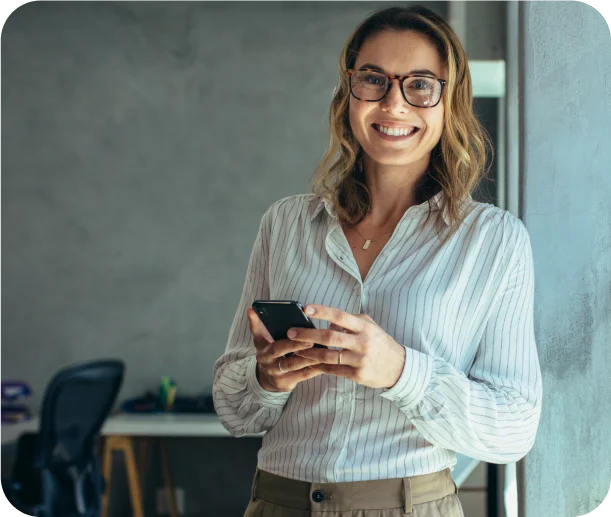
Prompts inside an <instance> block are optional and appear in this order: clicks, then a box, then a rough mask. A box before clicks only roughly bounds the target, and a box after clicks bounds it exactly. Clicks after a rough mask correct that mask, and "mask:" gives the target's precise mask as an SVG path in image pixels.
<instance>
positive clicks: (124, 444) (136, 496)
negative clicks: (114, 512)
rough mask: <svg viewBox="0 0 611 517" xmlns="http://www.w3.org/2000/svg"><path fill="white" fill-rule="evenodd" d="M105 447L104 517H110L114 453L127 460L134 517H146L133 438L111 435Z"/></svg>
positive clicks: (126, 466)
mask: <svg viewBox="0 0 611 517" xmlns="http://www.w3.org/2000/svg"><path fill="white" fill-rule="evenodd" d="M105 441H106V443H105V445H104V477H105V478H106V490H105V494H104V496H103V499H102V517H108V496H109V495H110V487H111V485H110V475H111V472H112V453H113V451H121V452H122V453H123V458H124V460H125V468H126V470H127V480H128V484H129V496H130V501H131V505H132V514H133V516H134V517H144V507H143V503H142V488H141V485H140V479H139V476H138V467H137V465H136V455H135V454H134V445H133V440H132V437H131V436H119V435H110V436H107V437H106V440H105Z"/></svg>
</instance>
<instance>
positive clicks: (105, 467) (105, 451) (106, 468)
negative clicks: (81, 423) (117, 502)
mask: <svg viewBox="0 0 611 517" xmlns="http://www.w3.org/2000/svg"><path fill="white" fill-rule="evenodd" d="M102 475H103V476H104V483H105V487H104V492H103V493H102V512H101V516H102V517H108V501H109V499H110V487H111V486H112V479H111V476H112V448H111V447H110V444H109V439H108V438H104V439H103V445H102Z"/></svg>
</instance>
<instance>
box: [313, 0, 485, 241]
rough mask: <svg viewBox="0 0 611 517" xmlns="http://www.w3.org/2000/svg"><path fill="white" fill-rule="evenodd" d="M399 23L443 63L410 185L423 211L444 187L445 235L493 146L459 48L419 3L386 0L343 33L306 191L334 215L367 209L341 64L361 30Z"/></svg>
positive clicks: (348, 62) (361, 37)
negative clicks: (433, 116) (438, 108)
mask: <svg viewBox="0 0 611 517" xmlns="http://www.w3.org/2000/svg"><path fill="white" fill-rule="evenodd" d="M404 30H412V31H417V32H419V33H421V34H423V35H424V36H426V37H427V38H428V39H429V41H431V42H432V43H433V44H434V45H435V47H436V48H437V50H438V52H439V54H440V56H441V59H442V62H443V63H444V65H445V66H446V68H447V71H448V77H447V85H446V88H445V90H444V93H443V98H442V102H443V103H444V128H443V132H442V135H441V138H440V140H439V142H438V144H437V145H436V146H435V147H434V148H433V150H432V151H431V159H430V164H429V168H428V171H427V173H426V174H424V175H423V177H422V180H421V181H420V182H419V184H418V185H417V187H416V202H417V203H418V204H421V203H424V202H425V201H427V200H428V201H429V217H430V216H431V208H432V204H431V201H430V199H431V198H432V197H433V196H434V195H435V194H437V193H438V192H440V191H441V190H443V191H444V196H443V201H442V205H441V209H442V210H443V209H446V210H447V213H448V216H449V219H450V225H449V226H450V228H449V233H447V234H446V238H448V237H449V236H450V235H452V234H453V233H454V231H456V229H457V228H458V227H459V226H460V224H461V222H462V220H463V217H462V215H461V206H462V201H463V200H464V199H465V198H466V197H467V196H468V195H470V194H471V193H472V192H473V191H474V190H475V188H476V187H477V185H478V183H479V182H480V181H481V179H482V178H484V177H486V175H487V172H488V169H489V166H488V167H486V161H487V159H488V157H490V160H492V156H493V153H494V151H493V147H492V143H491V140H490V137H489V135H488V134H487V132H486V130H485V129H484V127H483V126H482V125H481V123H480V122H479V120H478V118H477V116H476V114H475V113H474V111H473V92H472V86H471V75H470V72H469V64H468V59H467V55H466V53H465V50H464V49H463V47H462V45H461V44H460V41H459V40H458V37H457V36H456V34H455V32H454V30H453V29H452V28H451V27H450V25H449V24H448V23H447V22H446V21H445V20H444V19H443V18H442V17H441V16H439V15H438V14H437V13H435V12H434V11H432V10H430V9H428V8H426V7H423V6H411V7H391V8H388V9H384V10H381V11H378V12H376V13H374V14H372V15H371V16H370V17H369V18H367V19H366V20H364V21H363V22H362V23H361V24H360V25H359V26H358V27H357V28H356V29H355V30H354V32H353V33H352V35H351V36H350V38H349V39H348V41H347V43H346V45H345V46H344V49H343V51H342V53H341V56H340V59H339V80H338V83H337V86H336V88H335V91H334V94H333V100H332V102H331V107H330V109H329V126H330V131H329V132H330V139H329V147H328V150H327V151H326V153H325V155H324V156H323V158H322V161H321V162H320V164H319V165H318V167H317V168H316V170H315V171H314V175H313V178H312V179H313V191H314V193H315V194H318V195H319V196H321V197H323V198H326V199H327V200H329V201H330V202H331V203H332V204H333V206H334V208H335V209H336V211H337V214H338V216H339V217H340V219H341V220H343V221H345V222H347V223H349V224H357V223H358V222H359V221H361V220H362V219H363V218H364V217H365V215H366V214H367V212H368V211H369V207H370V194H369V191H368V189H367V186H366V183H365V175H364V172H363V166H362V152H363V150H362V148H361V146H360V144H359V142H358V141H357V140H356V138H355V136H354V134H353V132H352V129H351V127H350V122H349V118H348V107H349V100H350V84H349V78H348V74H347V70H348V69H351V68H353V67H354V64H355V63H356V59H357V57H358V53H359V50H360V48H361V47H362V45H363V43H364V42H365V40H366V39H367V38H368V37H370V36H372V35H374V34H377V33H380V32H383V31H404ZM427 220H428V217H427ZM442 229H443V221H442V219H441V218H440V217H439V218H438V220H437V230H438V233H441V232H442ZM444 240H445V239H444Z"/></svg>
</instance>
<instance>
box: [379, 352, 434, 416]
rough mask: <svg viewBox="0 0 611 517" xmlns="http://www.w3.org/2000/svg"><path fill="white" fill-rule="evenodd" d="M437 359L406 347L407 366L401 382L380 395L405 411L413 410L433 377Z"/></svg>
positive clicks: (405, 365) (404, 368)
mask: <svg viewBox="0 0 611 517" xmlns="http://www.w3.org/2000/svg"><path fill="white" fill-rule="evenodd" d="M434 364H435V358H434V357H432V356H430V355H427V354H423V353H422V352H418V351H417V350H414V349H413V348H409V347H405V364H404V365H403V371H402V372H401V376H400V377H399V380H398V381H397V383H396V384H395V385H394V386H393V387H392V388H387V389H385V390H384V391H382V392H381V393H380V397H384V398H385V399H388V400H390V401H392V402H396V403H397V405H398V406H399V407H400V408H401V409H403V410H407V409H411V408H413V407H415V406H416V405H418V404H419V403H420V401H421V400H422V399H423V398H424V394H425V392H426V390H427V388H428V387H429V385H430V383H431V379H432V377H433V371H434Z"/></svg>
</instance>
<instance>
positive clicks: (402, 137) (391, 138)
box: [371, 124, 420, 142]
mask: <svg viewBox="0 0 611 517" xmlns="http://www.w3.org/2000/svg"><path fill="white" fill-rule="evenodd" d="M371 127H373V130H374V131H375V133H376V135H378V136H379V137H380V138H382V139H383V140H386V141H389V142H400V141H403V140H408V139H409V138H411V137H412V136H414V135H415V134H416V133H418V132H419V131H420V128H415V129H414V130H413V131H412V132H411V133H410V134H409V135H399V136H394V135H387V134H386V133H382V131H380V130H379V129H378V127H377V124H372V125H371Z"/></svg>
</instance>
